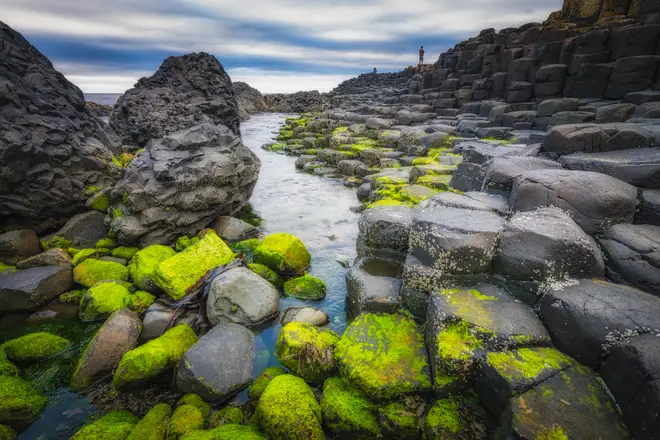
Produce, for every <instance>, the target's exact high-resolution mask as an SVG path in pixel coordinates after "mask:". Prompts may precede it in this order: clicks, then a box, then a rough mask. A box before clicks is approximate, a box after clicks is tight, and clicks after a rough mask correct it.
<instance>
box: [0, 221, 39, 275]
mask: <svg viewBox="0 0 660 440" xmlns="http://www.w3.org/2000/svg"><path fill="white" fill-rule="evenodd" d="M40 249H41V248H40V247H39V239H38V238H37V234H35V233H34V231H31V230H30V229H16V230H14V231H9V232H5V233H4V234H0V262H2V263H5V264H8V265H10V266H13V265H15V264H16V263H18V262H19V261H22V260H25V259H27V258H29V257H32V256H34V255H37V254H38V253H39V251H40Z"/></svg>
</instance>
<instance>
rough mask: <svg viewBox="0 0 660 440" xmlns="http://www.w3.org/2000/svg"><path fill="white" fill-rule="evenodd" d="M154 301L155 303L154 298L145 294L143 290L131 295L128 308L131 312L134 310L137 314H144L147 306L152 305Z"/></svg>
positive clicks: (147, 293) (149, 294)
mask: <svg viewBox="0 0 660 440" xmlns="http://www.w3.org/2000/svg"><path fill="white" fill-rule="evenodd" d="M154 301H156V297H155V296H153V295H152V294H151V293H149V292H145V291H144V290H138V291H137V292H135V293H134V294H133V295H131V301H130V303H129V304H128V306H129V307H130V308H131V310H134V311H136V312H138V313H144V312H146V311H147V309H148V308H149V306H151V305H152V304H153V303H154Z"/></svg>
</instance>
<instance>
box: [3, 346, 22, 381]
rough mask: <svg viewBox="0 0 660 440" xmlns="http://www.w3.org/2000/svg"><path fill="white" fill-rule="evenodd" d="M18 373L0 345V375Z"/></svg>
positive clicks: (15, 374) (16, 374) (14, 374)
mask: <svg viewBox="0 0 660 440" xmlns="http://www.w3.org/2000/svg"><path fill="white" fill-rule="evenodd" d="M19 374H20V372H19V371H18V367H16V365H14V364H12V363H11V362H10V361H9V359H8V358H7V352H6V351H5V349H4V346H2V345H0V376H18V375H19Z"/></svg>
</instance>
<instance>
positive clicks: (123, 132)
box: [110, 52, 240, 147]
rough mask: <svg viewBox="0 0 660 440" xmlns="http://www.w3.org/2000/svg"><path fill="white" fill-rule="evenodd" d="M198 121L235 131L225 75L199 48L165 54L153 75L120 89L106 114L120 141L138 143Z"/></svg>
mask: <svg viewBox="0 0 660 440" xmlns="http://www.w3.org/2000/svg"><path fill="white" fill-rule="evenodd" d="M203 123H211V124H214V125H217V124H222V125H224V126H226V127H227V128H229V129H230V130H231V131H232V132H233V133H234V134H236V135H240V119H239V116H238V104H237V103H236V98H235V95H234V88H233V86H232V83H231V78H229V75H227V73H226V72H225V69H224V68H223V67H222V64H220V62H219V61H218V60H217V58H216V57H214V56H212V55H209V54H207V53H203V52H201V53H192V54H188V55H183V56H179V57H169V58H167V59H166V60H165V61H163V64H162V65H161V66H160V68H159V69H158V71H157V72H156V73H155V74H154V75H153V76H150V77H149V78H142V79H140V80H139V81H138V82H137V83H136V84H135V87H134V88H132V89H130V90H128V91H126V93H124V94H123V95H122V96H121V97H120V98H119V100H118V101H117V104H116V105H115V107H114V108H113V110H112V114H111V115H110V125H111V126H112V128H114V129H115V131H116V132H117V133H118V134H119V135H120V136H121V138H122V140H123V141H124V143H125V144H130V145H137V146H140V147H143V146H145V145H146V144H147V142H149V141H150V140H152V139H159V138H162V137H164V136H165V135H168V134H170V133H174V132H177V131H180V130H185V129H188V128H191V127H193V126H195V125H199V124H203Z"/></svg>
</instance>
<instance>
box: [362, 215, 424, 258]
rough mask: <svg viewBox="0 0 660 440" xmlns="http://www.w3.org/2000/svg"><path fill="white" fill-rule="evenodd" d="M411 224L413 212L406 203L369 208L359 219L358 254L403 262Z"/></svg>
mask: <svg viewBox="0 0 660 440" xmlns="http://www.w3.org/2000/svg"><path fill="white" fill-rule="evenodd" d="M411 223H412V211H411V209H410V208H408V207H406V206H377V207H375V208H372V209H369V210H367V211H365V212H364V213H363V214H362V216H361V217H360V220H358V226H359V228H360V233H359V235H358V256H360V257H376V258H384V259H389V258H393V259H399V260H401V261H402V260H403V259H405V253H406V250H407V249H408V234H409V231H410V225H411ZM397 256H398V258H397Z"/></svg>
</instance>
